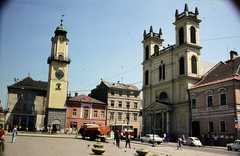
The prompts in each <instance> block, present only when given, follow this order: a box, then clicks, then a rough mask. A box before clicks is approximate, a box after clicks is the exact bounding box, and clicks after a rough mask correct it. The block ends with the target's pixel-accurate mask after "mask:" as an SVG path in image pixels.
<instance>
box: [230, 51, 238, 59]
mask: <svg viewBox="0 0 240 156" xmlns="http://www.w3.org/2000/svg"><path fill="white" fill-rule="evenodd" d="M237 57H238V53H237V52H236V51H232V50H231V51H230V59H231V60H234V59H235V58H237Z"/></svg>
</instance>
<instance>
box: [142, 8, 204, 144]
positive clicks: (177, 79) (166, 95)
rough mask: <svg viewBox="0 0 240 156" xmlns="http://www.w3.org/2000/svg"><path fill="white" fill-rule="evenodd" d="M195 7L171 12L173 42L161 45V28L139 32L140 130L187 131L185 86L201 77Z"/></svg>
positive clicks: (175, 133) (171, 132) (160, 133)
mask: <svg viewBox="0 0 240 156" xmlns="http://www.w3.org/2000/svg"><path fill="white" fill-rule="evenodd" d="M198 15H199V13H198V9H197V8H195V12H190V11H188V6H187V4H186V5H185V8H184V12H183V13H181V14H179V13H178V10H176V13H175V22H174V23H173V24H174V25H175V38H176V43H175V44H174V45H168V47H167V48H163V45H162V43H163V41H164V39H163V38H162V30H161V29H160V30H159V32H158V33H155V32H153V28H152V26H151V27H150V31H149V33H146V30H145V31H144V34H143V41H142V43H143V62H142V66H143V87H142V94H143V100H142V106H143V107H142V116H143V117H142V118H143V121H142V122H143V123H142V125H143V128H142V133H143V134H147V133H155V134H159V135H160V136H162V135H163V134H164V133H165V134H168V135H171V137H172V139H173V140H174V139H176V138H177V137H178V136H179V135H183V134H184V135H185V136H186V137H188V136H189V134H190V127H191V121H190V117H189V116H190V103H189V95H188V92H187V89H188V88H190V87H192V86H193V85H194V84H195V83H196V82H197V81H199V80H200V78H201V63H200V62H201V61H200V49H201V48H202V47H201V46H200V43H199V23H200V22H201V20H199V17H198Z"/></svg>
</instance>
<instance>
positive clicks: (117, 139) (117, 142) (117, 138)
mask: <svg viewBox="0 0 240 156" xmlns="http://www.w3.org/2000/svg"><path fill="white" fill-rule="evenodd" d="M115 139H116V146H117V147H119V144H120V136H119V133H118V131H116V132H115Z"/></svg>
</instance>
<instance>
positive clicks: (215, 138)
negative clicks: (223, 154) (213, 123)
mask: <svg viewBox="0 0 240 156" xmlns="http://www.w3.org/2000/svg"><path fill="white" fill-rule="evenodd" d="M217 139H218V138H217V135H215V137H214V140H215V146H217Z"/></svg>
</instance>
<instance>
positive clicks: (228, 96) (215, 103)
mask: <svg viewBox="0 0 240 156" xmlns="http://www.w3.org/2000/svg"><path fill="white" fill-rule="evenodd" d="M230 54H231V56H230V60H227V61H225V62H219V63H218V64H216V65H215V66H214V67H213V68H212V69H211V70H209V72H207V73H206V74H205V75H204V76H203V78H202V79H201V81H199V82H198V83H197V84H196V85H194V86H193V87H191V88H190V89H189V90H188V91H189V95H190V100H191V109H190V110H191V122H192V129H191V131H192V135H193V136H198V137H199V138H200V139H201V140H202V142H203V143H205V144H212V145H216V142H215V141H214V139H213V137H214V136H215V135H216V136H217V138H218V141H217V142H218V144H217V145H224V146H225V145H226V143H227V142H233V141H234V140H235V139H238V138H239V137H237V136H239V134H238V133H239V127H238V123H239V122H238V121H239V119H240V118H239V117H240V112H239V108H240V107H239V103H240V94H239V89H240V76H239V74H240V71H239V65H240V57H238V56H237V53H236V52H234V51H231V52H230ZM235 119H238V120H237V121H235ZM236 124H237V125H236ZM235 126H236V127H235ZM210 136H212V137H210ZM205 138H206V140H205Z"/></svg>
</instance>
